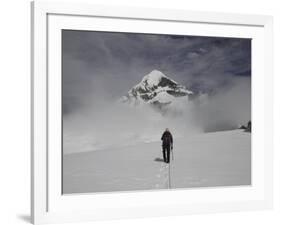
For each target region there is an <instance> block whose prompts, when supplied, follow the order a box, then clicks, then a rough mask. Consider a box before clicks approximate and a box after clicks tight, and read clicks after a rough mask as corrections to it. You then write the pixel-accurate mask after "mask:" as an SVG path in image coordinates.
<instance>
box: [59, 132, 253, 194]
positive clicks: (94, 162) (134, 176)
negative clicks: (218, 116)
mask: <svg viewBox="0 0 281 225" xmlns="http://www.w3.org/2000/svg"><path fill="white" fill-rule="evenodd" d="M173 155H174V160H171V164H170V168H169V165H168V164H166V163H164V162H162V161H161V159H162V149H161V142H160V140H159V141H157V142H149V143H145V142H142V143H138V144H135V145H131V146H123V147H117V146H116V147H114V146H112V147H111V148H108V149H105V150H102V151H93V152H82V153H74V154H66V155H63V193H64V194H71V193H91V192H114V191H136V190H155V189H167V188H169V184H170V188H172V189H176V188H195V187H217V186H240V185H250V184H251V134H250V133H247V132H243V131H242V130H232V131H222V132H213V133H201V134H196V135H191V136H186V137H181V138H175V140H174V150H173ZM169 169H170V176H169Z"/></svg>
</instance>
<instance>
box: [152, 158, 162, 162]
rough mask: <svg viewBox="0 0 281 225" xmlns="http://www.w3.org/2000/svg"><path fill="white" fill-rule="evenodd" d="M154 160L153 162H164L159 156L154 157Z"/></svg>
mask: <svg viewBox="0 0 281 225" xmlns="http://www.w3.org/2000/svg"><path fill="white" fill-rule="evenodd" d="M154 161H155V162H164V159H161V158H155V159H154Z"/></svg>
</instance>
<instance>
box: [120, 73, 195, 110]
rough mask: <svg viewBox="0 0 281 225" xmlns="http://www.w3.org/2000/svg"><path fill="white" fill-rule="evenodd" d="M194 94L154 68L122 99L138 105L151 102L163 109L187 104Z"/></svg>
mask: <svg viewBox="0 0 281 225" xmlns="http://www.w3.org/2000/svg"><path fill="white" fill-rule="evenodd" d="M191 94H193V93H192V91H190V90H188V89H187V88H186V87H185V86H183V85H180V84H178V83H177V82H176V81H174V80H172V79H171V78H169V77H168V76H166V75H165V74H164V73H162V72H161V71H159V70H153V71H151V72H150V73H149V74H147V75H145V76H144V77H143V78H142V80H141V82H140V83H138V84H137V85H135V86H134V87H133V88H132V89H131V90H129V92H128V93H127V94H126V95H125V96H123V97H122V99H121V101H122V102H126V103H129V104H130V105H133V106H137V105H141V104H151V105H153V106H156V107H157V108H158V109H159V108H160V109H161V110H162V109H164V108H167V106H169V107H175V105H177V108H178V106H179V105H181V106H182V105H185V104H187V101H188V96H189V95H191Z"/></svg>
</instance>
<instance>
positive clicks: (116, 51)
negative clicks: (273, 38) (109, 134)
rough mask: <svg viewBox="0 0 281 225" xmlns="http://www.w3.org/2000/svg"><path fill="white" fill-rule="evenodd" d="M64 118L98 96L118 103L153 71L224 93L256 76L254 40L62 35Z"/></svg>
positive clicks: (83, 33) (84, 33) (197, 88)
mask: <svg viewBox="0 0 281 225" xmlns="http://www.w3.org/2000/svg"><path fill="white" fill-rule="evenodd" d="M62 40H63V42H62V43H63V84H64V86H63V98H64V99H63V100H64V101H63V102H64V109H65V110H64V112H65V113H71V112H72V111H75V110H79V109H80V108H81V107H87V105H89V103H90V102H91V99H92V98H93V96H96V95H98V97H99V98H105V99H108V100H112V101H114V100H115V99H116V98H119V97H120V96H122V95H124V94H125V93H126V92H127V91H128V90H129V89H130V88H131V87H132V86H133V85H135V84H136V83H138V82H139V81H140V80H141V79H142V77H143V76H144V75H145V74H147V73H149V72H150V71H151V70H153V69H158V70H161V71H162V72H164V73H165V74H167V75H168V76H170V77H171V78H172V79H174V80H176V81H178V82H179V83H181V84H183V85H185V86H187V87H188V88H190V89H192V90H193V91H194V92H201V93H211V92H220V90H222V89H223V88H225V87H230V86H231V85H232V84H233V80H235V79H236V77H240V76H245V77H247V76H250V75H251V41H250V39H237V38H216V37H197V36H171V35H151V34H132V33H112V32H90V31H72V30H64V31H63V36H62Z"/></svg>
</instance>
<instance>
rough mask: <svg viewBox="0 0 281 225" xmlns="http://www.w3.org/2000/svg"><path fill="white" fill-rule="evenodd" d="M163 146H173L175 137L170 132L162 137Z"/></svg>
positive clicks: (166, 132)
mask: <svg viewBox="0 0 281 225" xmlns="http://www.w3.org/2000/svg"><path fill="white" fill-rule="evenodd" d="M161 140H162V145H163V146H171V145H173V136H172V134H171V133H170V131H165V132H164V133H163V135H162V137H161Z"/></svg>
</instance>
